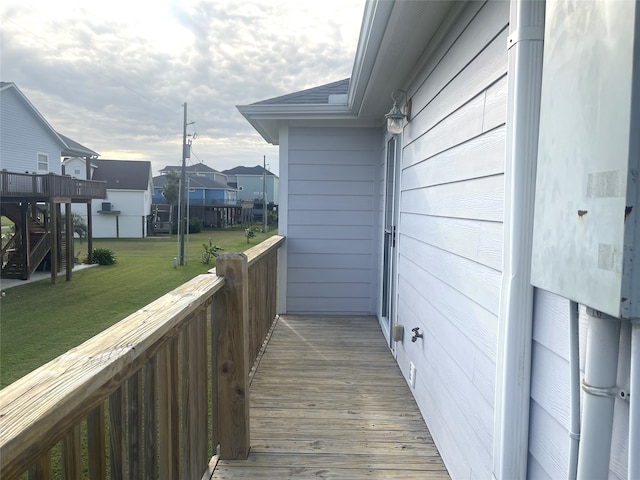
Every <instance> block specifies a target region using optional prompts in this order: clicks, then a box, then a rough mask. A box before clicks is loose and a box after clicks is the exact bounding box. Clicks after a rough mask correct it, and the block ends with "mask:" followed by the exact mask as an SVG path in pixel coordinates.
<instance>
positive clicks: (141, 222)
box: [63, 157, 153, 238]
mask: <svg viewBox="0 0 640 480" xmlns="http://www.w3.org/2000/svg"><path fill="white" fill-rule="evenodd" d="M85 162H86V160H85V159H84V158H80V157H72V158H67V159H65V160H64V161H63V165H64V169H65V173H66V174H68V175H71V176H72V177H76V178H85V177H86V163H85ZM90 171H91V173H90V176H91V179H92V180H100V181H103V182H106V184H107V196H106V198H105V199H104V201H102V202H95V203H94V204H93V205H92V210H91V217H92V223H93V231H94V236H95V237H96V238H144V237H146V236H148V235H149V223H150V219H149V217H150V215H151V203H152V197H153V180H152V173H151V162H148V161H134V160H106V159H105V160H98V159H92V160H90ZM76 213H78V214H80V215H82V216H83V218H85V220H86V215H87V212H86V211H80V210H78V211H77V212H76Z"/></svg>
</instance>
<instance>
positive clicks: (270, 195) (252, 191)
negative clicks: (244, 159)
mask: <svg viewBox="0 0 640 480" xmlns="http://www.w3.org/2000/svg"><path fill="white" fill-rule="evenodd" d="M222 173H224V174H225V175H227V177H228V183H229V186H231V187H234V188H237V189H238V199H239V200H240V201H243V200H257V201H260V202H262V201H263V190H265V189H266V192H267V204H269V203H271V204H274V205H277V204H278V182H279V180H280V179H279V178H278V177H277V176H276V175H274V174H273V173H271V172H270V171H269V170H266V171H265V169H264V167H262V166H260V165H256V166H255V167H242V166H241V167H234V168H232V169H230V170H224V171H223V172H222Z"/></svg>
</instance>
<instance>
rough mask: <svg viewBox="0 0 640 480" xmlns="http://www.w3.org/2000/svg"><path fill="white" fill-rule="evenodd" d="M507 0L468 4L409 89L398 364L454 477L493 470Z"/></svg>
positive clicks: (475, 475)
mask: <svg viewBox="0 0 640 480" xmlns="http://www.w3.org/2000/svg"><path fill="white" fill-rule="evenodd" d="M508 17H509V5H508V3H507V2H488V3H486V4H482V3H480V2H470V4H469V5H468V6H467V7H466V8H465V9H464V10H463V11H462V13H461V14H460V16H459V18H458V22H457V23H456V24H455V25H454V26H452V27H451V28H450V29H449V31H448V33H447V34H446V36H445V38H444V39H443V40H442V42H441V43H440V45H438V46H437V47H436V48H435V50H434V54H433V56H432V58H431V59H429V60H428V63H427V64H426V66H425V68H424V70H423V71H422V73H421V74H419V76H418V81H417V82H416V84H415V85H413V86H412V87H411V88H410V95H411V98H412V111H413V113H412V118H411V120H410V122H409V123H408V124H407V125H406V127H405V130H404V133H403V151H402V174H401V199H400V223H399V261H398V322H399V323H402V324H404V325H405V329H406V330H410V329H411V328H414V327H420V330H421V331H423V332H424V339H423V340H419V341H417V342H415V343H413V342H410V341H408V338H410V334H409V335H406V336H405V340H404V342H403V343H402V344H398V348H397V354H398V363H399V364H400V367H401V369H402V370H403V372H404V373H405V375H406V376H408V370H409V362H410V361H411V362H413V363H414V364H415V365H416V369H417V375H416V386H415V391H414V394H415V397H416V401H417V403H418V405H419V406H420V409H421V411H422V413H423V415H424V417H425V420H426V422H427V424H428V426H429V428H430V430H431V433H432V435H433V437H434V440H435V441H436V444H437V445H438V448H439V450H440V452H441V454H442V456H443V459H444V461H445V463H446V465H447V468H448V469H449V472H450V473H451V475H452V477H453V478H491V475H492V473H491V472H492V454H493V425H494V397H495V372H496V354H497V352H496V351H497V327H498V321H497V314H498V305H499V297H500V281H501V272H500V269H501V264H502V220H503V203H504V179H503V171H504V159H505V133H506V129H505V120H506V98H507V81H506V73H507V49H506V46H507V26H508Z"/></svg>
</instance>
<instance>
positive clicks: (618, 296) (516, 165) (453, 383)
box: [238, 0, 640, 480]
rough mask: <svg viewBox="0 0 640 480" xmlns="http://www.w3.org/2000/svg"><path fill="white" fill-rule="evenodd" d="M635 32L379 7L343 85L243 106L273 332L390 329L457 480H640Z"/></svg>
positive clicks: (600, 21)
mask: <svg viewBox="0 0 640 480" xmlns="http://www.w3.org/2000/svg"><path fill="white" fill-rule="evenodd" d="M639 19H640V2H608V1H606V0H595V1H590V2H581V1H572V0H546V1H530V0H509V1H487V2H484V1H478V2H460V1H401V0H395V1H394V0H391V1H388V0H367V2H366V5H365V9H364V17H363V20H362V28H361V32H360V38H359V42H358V47H357V50H356V55H355V59H354V63H353V67H352V74H351V77H350V80H349V81H346V80H342V81H339V82H335V83H332V84H328V85H324V86H321V87H317V88H315V89H307V90H303V91H300V92H296V93H293V94H288V95H283V96H279V97H277V98H273V99H269V100H263V101H259V102H256V103H252V104H249V105H240V106H238V110H239V111H240V112H241V113H242V115H244V117H245V118H246V119H247V120H248V121H249V123H250V124H251V125H253V127H254V128H255V129H256V131H257V132H259V133H260V135H262V137H263V138H264V139H265V141H267V142H269V143H271V144H274V145H279V174H280V180H281V182H280V200H279V233H280V234H281V235H284V236H286V243H285V246H284V247H283V249H281V250H280V251H279V256H278V261H279V269H278V274H279V282H278V312H279V313H283V314H300V315H311V314H313V315H316V318H319V319H328V317H329V316H331V315H333V316H334V317H335V318H333V319H331V320H330V321H332V322H335V321H340V320H341V319H342V318H344V317H343V316H358V315H367V316H373V317H375V319H376V320H377V321H378V325H379V329H380V331H381V332H380V335H382V336H384V341H385V342H386V343H387V345H388V348H389V351H390V353H391V354H392V355H393V356H394V358H395V359H396V361H397V363H398V366H399V369H400V371H401V372H402V375H403V376H404V378H405V380H406V382H407V384H408V386H409V388H410V389H411V392H412V393H413V396H414V399H415V401H416V403H417V404H418V406H419V408H420V411H421V413H422V416H423V419H424V421H425V422H426V424H427V426H428V427H429V430H430V432H431V435H432V437H433V439H434V441H435V444H436V446H437V447H438V450H439V452H440V453H441V455H442V458H443V460H444V462H445V464H446V467H447V469H448V471H449V473H450V475H451V477H452V478H455V479H458V478H460V479H462V478H465V479H469V478H473V479H476V478H483V479H489V478H491V479H494V480H512V479H524V478H535V479H552V478H553V479H556V478H572V479H573V478H620V479H622V478H630V479H637V478H640V455H638V452H640V396H638V397H637V398H636V400H637V403H635V402H633V401H632V400H629V399H628V395H627V393H628V392H629V389H630V391H631V392H633V391H636V394H637V393H638V391H639V390H640V354H638V352H640V322H639V321H638V318H640V288H638V286H639V285H640V269H638V268H637V265H638V250H639V249H638V245H639V243H640V220H639V218H640V217H638V213H637V210H638V208H637V204H638V202H640V188H639V186H638V175H637V172H638V170H639V169H640V164H639V162H640V160H639V159H640V155H639V154H638V150H639V146H638V145H639V144H638V134H637V132H638V119H640V101H639V98H640V96H639V95H638V78H640V30H639V28H638V25H639ZM612 25H615V28H612ZM634 352H635V353H634ZM583 379H584V381H582V380H583ZM634 385H635V387H634ZM354 388H357V387H356V386H355V385H354ZM380 388H381V389H383V388H389V387H386V386H385V385H380ZM633 395H634V394H633V393H631V398H633ZM364 451H366V450H363V452H364ZM421 453H423V452H419V451H418V452H417V454H421ZM325 466H326V468H332V465H329V464H328V465H325ZM425 475H426V476H429V475H428V472H426V473H425Z"/></svg>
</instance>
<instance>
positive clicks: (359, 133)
mask: <svg viewBox="0 0 640 480" xmlns="http://www.w3.org/2000/svg"><path fill="white" fill-rule="evenodd" d="M380 134H381V130H380V129H379V128H351V129H344V128H338V127H334V128H331V127H329V128H327V127H325V128H308V127H291V128H289V151H290V152H292V153H293V157H290V158H289V165H292V164H294V163H295V159H296V158H297V157H296V153H295V152H296V151H314V152H318V151H321V152H325V151H337V152H351V151H370V150H371V149H372V147H375V148H376V149H377V148H378V147H379V145H380V138H381V137H380ZM328 140H330V141H328ZM344 158H345V160H347V159H348V158H349V157H348V156H345V157H344Z"/></svg>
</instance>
